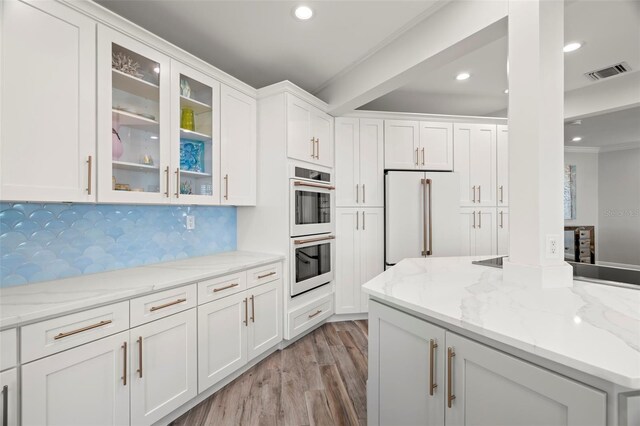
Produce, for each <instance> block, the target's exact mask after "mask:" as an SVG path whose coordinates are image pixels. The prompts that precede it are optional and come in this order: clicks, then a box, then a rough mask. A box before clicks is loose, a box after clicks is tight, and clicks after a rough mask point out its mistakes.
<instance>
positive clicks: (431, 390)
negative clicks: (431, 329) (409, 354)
mask: <svg viewBox="0 0 640 426" xmlns="http://www.w3.org/2000/svg"><path fill="white" fill-rule="evenodd" d="M437 347H438V344H437V343H436V341H435V340H433V339H431V340H429V395H431V396H433V393H434V391H435V389H436V388H437V387H438V384H437V383H436V382H435V371H434V370H435V361H434V358H435V356H436V352H435V351H436V348H437Z"/></svg>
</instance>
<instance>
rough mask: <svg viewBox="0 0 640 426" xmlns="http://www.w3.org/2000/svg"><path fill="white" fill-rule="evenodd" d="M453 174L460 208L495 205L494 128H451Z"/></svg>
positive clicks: (467, 126)
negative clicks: (458, 190)
mask: <svg viewBox="0 0 640 426" xmlns="http://www.w3.org/2000/svg"><path fill="white" fill-rule="evenodd" d="M454 139H455V148H454V158H455V162H454V171H455V172H458V174H459V175H460V205H461V206H470V207H479V206H495V205H496V192H497V191H496V126H495V125H493V124H455V125H454Z"/></svg>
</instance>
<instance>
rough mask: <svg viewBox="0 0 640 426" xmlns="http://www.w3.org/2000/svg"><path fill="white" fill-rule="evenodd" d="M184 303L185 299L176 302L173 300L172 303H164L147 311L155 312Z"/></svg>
mask: <svg viewBox="0 0 640 426" xmlns="http://www.w3.org/2000/svg"><path fill="white" fill-rule="evenodd" d="M186 301H187V299H185V298H181V299H178V300H174V301H173V302H168V303H164V304H162V305H158V306H152V307H151V309H149V311H150V312H153V311H157V310H159V309H163V308H168V307H169V306H173V305H177V304H178V303H182V302H186Z"/></svg>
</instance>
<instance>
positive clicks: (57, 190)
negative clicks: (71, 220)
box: [0, 0, 96, 202]
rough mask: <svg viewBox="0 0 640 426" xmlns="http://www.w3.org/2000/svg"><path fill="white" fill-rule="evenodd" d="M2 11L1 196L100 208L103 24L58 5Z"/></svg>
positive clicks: (11, 5) (21, 4)
mask: <svg viewBox="0 0 640 426" xmlns="http://www.w3.org/2000/svg"><path fill="white" fill-rule="evenodd" d="M0 8H1V14H0V20H1V25H0V32H1V36H0V37H1V39H2V53H1V55H2V58H1V62H2V77H1V91H2V100H1V103H2V106H1V111H2V114H1V126H0V129H1V132H2V133H1V137H0V140H1V142H0V181H1V182H2V186H1V187H0V193H1V194H0V196H1V198H2V199H3V200H17V201H75V202H94V201H95V199H96V198H95V197H96V186H95V185H96V179H95V170H96V164H95V161H96V158H95V156H96V154H95V115H96V112H95V111H96V108H95V99H96V95H95V90H96V65H95V64H96V50H95V23H94V21H92V20H91V19H89V18H88V17H86V16H84V15H81V14H80V13H78V12H76V11H74V10H72V9H70V8H68V7H67V6H64V5H62V4H60V3H58V2H44V1H39V2H36V1H21V0H12V1H3V2H1V3H0Z"/></svg>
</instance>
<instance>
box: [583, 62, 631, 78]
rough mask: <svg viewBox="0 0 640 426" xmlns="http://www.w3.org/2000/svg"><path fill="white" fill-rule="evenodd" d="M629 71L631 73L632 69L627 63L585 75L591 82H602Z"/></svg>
mask: <svg viewBox="0 0 640 426" xmlns="http://www.w3.org/2000/svg"><path fill="white" fill-rule="evenodd" d="M627 71H631V67H630V66H629V64H627V63H626V62H620V63H619V64H616V65H611V66H610V67H606V68H602V69H601V70H596V71H591V72H588V73H586V74H585V75H586V76H587V77H589V78H590V79H591V80H595V81H597V80H602V79H604V78H609V77H613V76H614V75H618V74H622V73H625V72H627Z"/></svg>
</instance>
